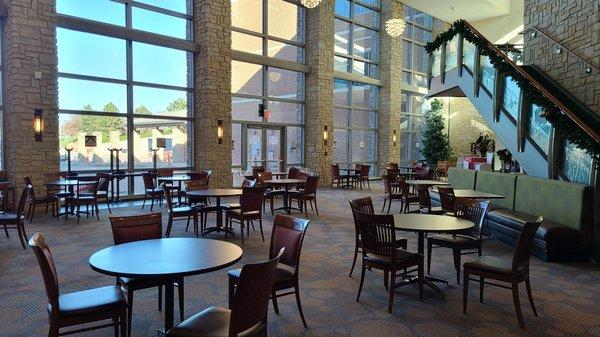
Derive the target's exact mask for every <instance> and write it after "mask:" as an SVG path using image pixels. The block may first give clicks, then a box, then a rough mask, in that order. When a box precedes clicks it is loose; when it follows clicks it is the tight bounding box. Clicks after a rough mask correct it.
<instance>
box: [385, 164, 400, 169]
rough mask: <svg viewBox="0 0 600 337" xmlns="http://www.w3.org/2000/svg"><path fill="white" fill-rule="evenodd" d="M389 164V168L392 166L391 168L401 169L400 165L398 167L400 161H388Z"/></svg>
mask: <svg viewBox="0 0 600 337" xmlns="http://www.w3.org/2000/svg"><path fill="white" fill-rule="evenodd" d="M387 166H388V167H389V168H391V169H394V170H397V169H399V167H398V163H394V162H392V163H388V164H387Z"/></svg>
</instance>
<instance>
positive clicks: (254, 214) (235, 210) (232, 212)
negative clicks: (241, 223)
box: [227, 208, 260, 217]
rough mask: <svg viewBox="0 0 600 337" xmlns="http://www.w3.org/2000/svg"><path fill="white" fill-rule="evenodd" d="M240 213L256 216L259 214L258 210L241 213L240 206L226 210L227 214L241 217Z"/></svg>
mask: <svg viewBox="0 0 600 337" xmlns="http://www.w3.org/2000/svg"><path fill="white" fill-rule="evenodd" d="M242 215H245V216H247V217H250V216H258V215H260V211H251V212H245V213H243V214H242V209H241V208H238V209H231V210H228V211H227V216H233V217H241V216H242Z"/></svg>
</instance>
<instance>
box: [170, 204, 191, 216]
mask: <svg viewBox="0 0 600 337" xmlns="http://www.w3.org/2000/svg"><path fill="white" fill-rule="evenodd" d="M194 213H196V209H195V208H194V207H190V206H181V207H173V210H172V211H171V214H173V215H188V214H194Z"/></svg>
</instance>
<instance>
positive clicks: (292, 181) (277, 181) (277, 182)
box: [264, 179, 306, 185]
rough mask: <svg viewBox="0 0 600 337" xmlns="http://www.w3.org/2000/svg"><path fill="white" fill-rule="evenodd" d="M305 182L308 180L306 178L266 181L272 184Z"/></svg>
mask: <svg viewBox="0 0 600 337" xmlns="http://www.w3.org/2000/svg"><path fill="white" fill-rule="evenodd" d="M305 182H306V180H302V179H271V180H265V181H264V183H265V184H271V185H293V184H302V183H305Z"/></svg>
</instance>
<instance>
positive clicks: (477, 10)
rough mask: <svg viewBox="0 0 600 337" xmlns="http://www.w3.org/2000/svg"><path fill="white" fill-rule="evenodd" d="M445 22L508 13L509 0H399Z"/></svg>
mask: <svg viewBox="0 0 600 337" xmlns="http://www.w3.org/2000/svg"><path fill="white" fill-rule="evenodd" d="M401 2H402V3H404V4H406V5H408V6H410V7H413V8H415V9H418V10H420V11H421V12H425V13H427V14H429V15H431V16H433V17H436V18H438V19H441V20H444V21H446V22H454V21H456V20H458V19H464V20H467V21H477V20H484V19H489V18H494V17H498V16H502V15H508V14H510V0H401Z"/></svg>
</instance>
